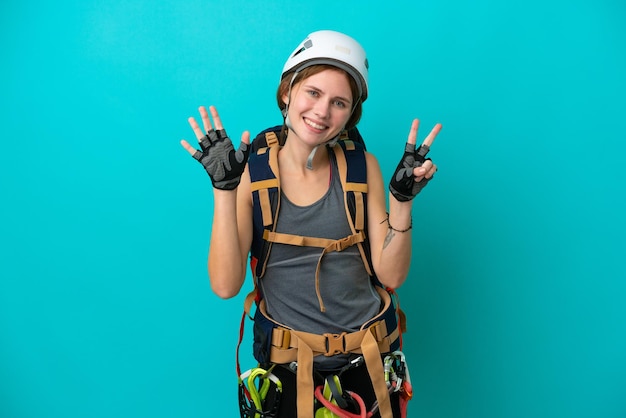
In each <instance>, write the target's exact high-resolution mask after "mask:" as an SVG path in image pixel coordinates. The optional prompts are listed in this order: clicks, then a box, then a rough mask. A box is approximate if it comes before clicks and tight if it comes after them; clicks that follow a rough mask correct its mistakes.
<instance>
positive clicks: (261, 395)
mask: <svg viewBox="0 0 626 418" xmlns="http://www.w3.org/2000/svg"><path fill="white" fill-rule="evenodd" d="M270 390H271V393H270ZM282 390H283V386H282V383H281V381H280V380H279V379H278V377H276V376H275V375H274V374H273V373H272V372H271V369H270V370H265V369H263V368H260V367H256V368H253V369H250V370H248V371H246V372H245V373H243V374H241V375H240V376H239V412H240V413H241V417H242V418H272V417H276V416H277V414H278V408H279V407H280V397H281V394H282ZM268 395H271V396H268Z"/></svg>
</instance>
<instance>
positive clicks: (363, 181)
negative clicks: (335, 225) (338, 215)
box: [333, 139, 374, 276]
mask: <svg viewBox="0 0 626 418" xmlns="http://www.w3.org/2000/svg"><path fill="white" fill-rule="evenodd" d="M333 150H334V152H335V157H336V160H337V167H338V169H339V178H340V180H341V186H342V188H343V192H344V204H345V209H346V217H347V219H348V223H349V225H350V229H351V230H352V233H353V234H356V233H359V232H361V231H363V232H364V233H365V237H366V240H365V241H364V242H362V243H358V244H357V247H358V249H359V253H360V254H361V258H362V259H363V264H364V265H365V269H366V270H367V273H368V274H369V275H370V276H374V269H373V268H372V264H371V260H370V251H369V240H368V239H367V192H368V187H367V164H366V161H365V149H364V146H363V145H362V144H359V143H357V142H354V141H352V140H349V139H344V140H340V141H338V142H337V145H335V146H334V147H333Z"/></svg>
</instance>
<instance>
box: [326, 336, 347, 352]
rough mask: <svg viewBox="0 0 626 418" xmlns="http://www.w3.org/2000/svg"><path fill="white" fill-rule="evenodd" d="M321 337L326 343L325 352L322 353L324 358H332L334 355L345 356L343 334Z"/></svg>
mask: <svg viewBox="0 0 626 418" xmlns="http://www.w3.org/2000/svg"><path fill="white" fill-rule="evenodd" d="M322 335H323V336H324V338H325V343H326V352H325V353H324V355H325V356H326V357H330V356H334V355H336V354H346V338H345V337H346V333H345V332H342V333H341V334H331V333H326V334H322Z"/></svg>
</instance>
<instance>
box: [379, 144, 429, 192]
mask: <svg viewBox="0 0 626 418" xmlns="http://www.w3.org/2000/svg"><path fill="white" fill-rule="evenodd" d="M429 150H430V147H429V146H428V145H421V146H420V147H419V148H418V149H415V145H414V144H411V143H408V142H407V143H406V146H405V148H404V155H403V156H402V160H400V163H399V164H398V167H397V168H396V171H395V172H394V173H393V177H392V178H391V181H390V182H389V191H390V192H391V194H392V195H393V196H394V197H395V198H396V199H397V200H398V201H400V202H408V201H409V200H412V199H413V198H414V197H415V196H417V194H418V193H419V192H421V191H422V189H423V188H424V187H426V185H427V184H428V182H429V181H430V179H431V178H432V177H431V178H426V177H424V178H422V179H421V180H420V181H415V176H414V175H413V169H414V168H417V167H421V166H422V164H424V161H426V160H427V158H426V154H428V151H429Z"/></svg>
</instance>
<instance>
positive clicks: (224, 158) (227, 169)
mask: <svg viewBox="0 0 626 418" xmlns="http://www.w3.org/2000/svg"><path fill="white" fill-rule="evenodd" d="M209 109H210V111H211V117H212V118H213V123H214V124H215V129H213V126H212V125H211V120H210V119H209V114H208V112H207V110H206V108H205V107H204V106H200V109H199V110H200V116H201V117H202V123H203V125H204V131H203V130H202V129H200V126H199V125H198V123H197V122H196V120H195V119H194V118H193V117H190V118H189V125H191V129H193V131H194V133H195V134H196V138H197V139H198V143H199V144H200V149H201V150H197V149H195V148H194V147H192V146H191V145H190V144H189V142H187V141H185V140H184V139H183V140H182V141H180V143H181V145H182V146H183V147H184V148H185V149H186V150H187V152H189V154H191V156H192V157H193V158H195V159H196V160H198V161H199V162H200V164H202V166H203V167H204V169H205V170H206V172H207V173H208V174H209V177H210V178H211V182H212V183H213V187H215V188H216V189H221V190H234V189H236V188H237V186H238V185H239V182H240V181H241V174H242V173H243V171H244V169H245V167H246V162H247V161H248V155H249V154H250V133H249V132H247V131H246V132H244V133H243V135H241V143H240V144H239V148H238V149H237V150H236V151H235V148H234V147H233V143H232V141H231V140H230V138H229V137H228V135H226V130H225V129H224V127H223V126H222V121H221V120H220V117H219V115H218V113H217V109H215V107H214V106H210V107H209Z"/></svg>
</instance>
